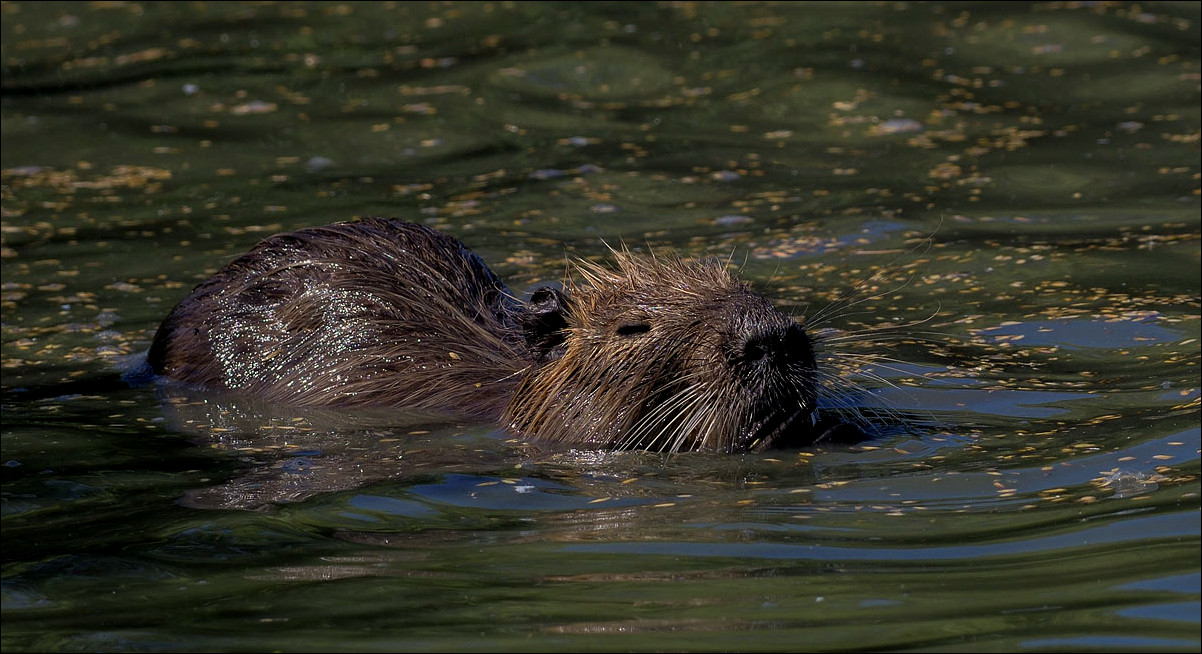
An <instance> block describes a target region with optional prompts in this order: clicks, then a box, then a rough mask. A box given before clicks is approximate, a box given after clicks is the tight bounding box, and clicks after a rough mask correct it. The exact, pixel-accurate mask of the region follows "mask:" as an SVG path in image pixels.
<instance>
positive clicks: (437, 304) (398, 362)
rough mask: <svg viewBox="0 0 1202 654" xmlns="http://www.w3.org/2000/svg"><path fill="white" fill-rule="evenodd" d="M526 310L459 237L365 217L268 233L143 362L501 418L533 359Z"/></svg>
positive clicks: (336, 400)
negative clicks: (523, 321) (523, 324)
mask: <svg viewBox="0 0 1202 654" xmlns="http://www.w3.org/2000/svg"><path fill="white" fill-rule="evenodd" d="M518 306H519V303H518V302H517V301H516V300H515V299H514V298H513V297H512V296H511V295H510V293H509V292H508V291H507V290H506V288H505V285H504V284H503V283H502V282H501V280H500V279H498V278H497V277H496V276H495V275H493V273H492V272H491V271H490V270H489V269H488V267H487V266H486V265H485V264H484V262H483V261H481V260H480V258H479V257H477V256H476V255H475V254H474V253H472V252H471V251H470V250H468V249H467V248H465V247H464V246H463V245H462V244H461V243H459V241H457V240H455V239H454V238H451V237H450V236H447V235H445V234H442V233H440V232H437V231H435V230H433V229H430V228H428V227H425V226H422V225H416V224H413V223H407V222H400V221H393V220H385V219H382V218H366V219H363V220H360V221H358V222H351V223H338V224H333V225H327V226H324V227H313V228H309V229H302V230H300V231H296V232H291V233H287V234H277V235H275V236H271V237H269V238H267V239H265V240H263V241H261V242H260V243H259V244H258V245H256V246H254V248H252V249H251V250H250V251H249V252H248V253H246V254H245V255H243V256H242V257H239V258H238V259H236V260H235V261H233V262H232V263H230V264H229V265H227V266H225V267H224V268H222V269H221V270H220V271H218V272H217V273H216V274H215V275H213V276H212V277H211V278H209V279H208V280H206V281H205V282H203V283H202V284H200V285H199V286H197V287H196V289H195V290H193V291H192V293H191V294H189V295H188V297H186V298H185V299H184V300H183V301H182V302H180V304H179V305H178V306H176V307H175V309H174V310H173V311H172V312H171V314H170V315H169V316H168V317H167V319H166V320H164V321H163V323H162V325H160V326H159V329H158V332H157V333H156V334H155V337H154V341H153V344H152V345H151V347H150V351H149V353H148V355H147V360H148V362H149V363H150V365H151V367H152V368H153V369H154V371H155V372H156V373H158V374H161V375H165V376H167V377H171V378H173V379H177V380H181V381H185V382H189V383H193V384H197V385H200V386H205V387H209V388H220V389H229V390H236V391H240V392H244V393H248V394H251V395H254V396H258V397H262V398H266V399H268V400H271V401H275V402H281V403H285V404H295V405H325V406H396V407H404V408H409V409H415V410H421V411H435V412H443V411H445V410H446V409H448V408H452V409H454V410H455V413H457V414H460V415H464V416H470V417H483V418H495V417H497V416H499V415H500V414H501V411H502V409H504V407H505V406H506V404H507V403H508V401H509V396H510V395H511V393H512V387H513V386H514V385H516V382H517V381H518V379H517V377H516V375H517V374H518V373H519V372H520V371H521V370H522V369H523V368H524V367H525V365H526V364H525V359H526V353H525V348H524V344H523V343H522V342H521V332H520V328H519V327H518V325H517V324H516V323H515V322H514V316H515V315H516V311H517V309H518Z"/></svg>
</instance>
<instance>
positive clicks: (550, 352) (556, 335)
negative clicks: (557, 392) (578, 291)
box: [521, 286, 569, 359]
mask: <svg viewBox="0 0 1202 654" xmlns="http://www.w3.org/2000/svg"><path fill="white" fill-rule="evenodd" d="M568 302H569V299H568V295H567V293H564V292H563V290H562V289H559V288H556V287H554V286H542V287H539V288H536V289H534V292H533V293H531V294H530V299H529V300H527V301H526V306H525V307H524V308H523V309H522V316H521V323H522V333H523V334H524V335H525V336H526V345H527V346H529V347H530V349H531V350H532V351H534V353H535V354H536V356H537V357H538V358H540V359H542V358H546V357H548V356H555V354H556V348H559V346H561V345H563V342H564V338H565V334H564V330H565V329H567V326H568V319H567V313H568Z"/></svg>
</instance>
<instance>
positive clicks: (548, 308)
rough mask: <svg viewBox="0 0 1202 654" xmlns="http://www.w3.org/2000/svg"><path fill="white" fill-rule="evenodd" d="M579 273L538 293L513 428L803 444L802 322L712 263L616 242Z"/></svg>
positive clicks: (673, 444)
mask: <svg viewBox="0 0 1202 654" xmlns="http://www.w3.org/2000/svg"><path fill="white" fill-rule="evenodd" d="M615 255H616V258H617V267H616V268H615V269H610V268H606V267H603V266H600V265H597V264H593V263H588V262H582V263H579V264H578V265H577V269H578V271H579V274H580V276H581V277H582V278H583V279H584V281H585V284H582V285H581V284H574V283H569V284H568V286H567V287H566V288H565V290H564V291H563V292H561V291H558V290H555V289H549V288H544V289H540V290H539V291H536V292H535V293H534V294H533V296H532V297H531V300H530V302H529V303H528V305H527V306H528V310H527V316H526V317H525V318H524V319H523V320H522V322H523V325H524V328H525V331H526V339H527V342H528V343H530V344H531V346H532V347H533V348H534V349H535V350H536V352H535V357H534V358H535V363H534V364H533V366H532V367H531V369H530V371H529V372H528V373H527V375H526V377H525V379H524V380H523V381H522V383H521V384H519V386H518V388H517V390H516V391H515V393H514V396H513V399H512V400H511V401H510V404H509V407H508V409H507V410H506V416H505V418H506V421H507V422H508V424H509V425H510V427H511V428H512V429H514V430H516V431H518V432H520V433H523V434H527V435H530V436H535V437H537V438H539V439H549V440H556V441H561V442H567V443H572V444H579V445H587V446H589V447H604V448H613V449H634V448H640V449H649V450H656V451H665V452H675V451H685V450H698V449H705V450H716V451H723V452H738V451H748V450H759V449H764V448H767V447H772V446H781V445H789V444H792V443H793V440H794V438H796V439H797V443H796V444H799V445H800V444H804V442H807V441H806V440H805V439H804V436H805V435H806V434H807V433H808V430H809V429H810V426H811V423H812V420H813V416H814V408H815V394H816V389H815V377H816V369H815V364H814V353H813V349H812V347H811V343H810V339H809V337H808V336H807V335H806V333H805V331H804V330H803V329H802V328H801V326H800V325H799V324H798V323H797V322H796V321H795V320H793V319H792V318H790V317H789V316H787V315H785V314H783V313H781V312H780V311H778V310H777V309H776V308H774V307H773V306H772V305H771V304H770V303H769V302H768V300H766V299H765V298H763V297H762V296H760V295H759V294H757V293H755V292H753V291H751V290H750V289H748V288H747V286H746V285H744V284H743V283H741V282H739V281H738V280H737V279H735V278H734V277H733V276H732V275H731V274H730V273H729V272H728V271H727V270H726V268H725V267H724V266H723V265H721V264H720V263H718V262H714V261H708V262H687V261H683V260H681V259H678V258H675V257H670V256H640V255H635V254H632V253H630V252H617V253H615Z"/></svg>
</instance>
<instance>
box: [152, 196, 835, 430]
mask: <svg viewBox="0 0 1202 654" xmlns="http://www.w3.org/2000/svg"><path fill="white" fill-rule="evenodd" d="M614 255H615V259H616V262H617V264H616V267H613V268H610V267H606V266H602V265H599V264H594V263H590V262H579V263H578V264H577V265H576V269H577V273H578V276H579V277H580V278H581V281H579V282H570V283H568V284H567V286H566V287H565V288H564V289H563V290H562V291H560V290H556V289H540V290H539V291H536V292H535V294H534V295H533V296H532V298H531V300H530V301H529V302H527V303H525V304H523V303H522V302H519V301H518V300H516V299H515V298H514V297H513V296H512V295H511V294H510V293H509V292H508V291H507V290H506V288H505V287H504V285H503V284H502V283H501V281H500V280H499V279H498V278H497V277H496V276H495V275H493V274H492V272H491V271H489V270H488V268H487V267H486V266H485V265H484V263H483V262H482V261H481V260H480V259H479V258H478V257H477V256H476V255H475V254H473V253H472V252H471V251H470V250H468V249H467V248H466V247H464V246H463V245H462V244H460V243H459V242H458V241H457V240H455V239H453V238H451V237H449V236H447V235H445V234H441V233H439V232H436V231H434V230H432V229H429V228H427V227H424V226H420V225H415V224H412V223H404V222H400V221H391V220H385V219H380V218H367V219H363V220H361V221H358V222H352V223H338V224H334V225H328V226H324V227H315V228H310V229H304V230H300V231H297V232H292V233H288V234H280V235H276V236H272V237H270V238H268V239H266V240H264V241H262V242H261V243H259V244H258V245H256V246H255V247H254V248H253V249H252V250H251V251H250V252H248V253H247V254H246V255H244V256H242V257H241V258H239V259H237V260H235V261H234V262H232V263H231V264H229V265H228V266H226V267H225V268H223V269H222V270H220V271H219V272H218V273H216V274H215V275H214V276H213V277H211V278H210V279H208V280H207V281H205V282H203V283H202V284H201V285H200V286H198V287H197V288H196V289H195V290H194V291H193V292H192V293H191V294H190V295H189V296H188V297H187V298H185V299H184V300H183V301H182V302H181V303H180V304H179V306H177V307H176V308H175V309H174V310H173V311H172V313H171V314H170V315H169V316H168V317H167V319H166V320H164V322H163V324H162V325H161V326H160V328H159V330H158V333H157V334H156V335H155V339H154V342H153V344H152V346H151V349H150V352H149V354H148V361H149V362H150V364H151V366H152V367H153V368H154V370H155V372H157V373H159V374H161V375H164V376H167V377H171V378H174V379H177V380H181V381H185V382H190V383H194V384H198V385H202V386H205V387H211V388H222V389H230V390H234V391H239V392H244V393H248V394H252V395H255V396H258V397H262V398H266V399H268V400H269V401H275V402H281V403H286V404H293V405H326V406H396V407H403V408H406V409H409V410H419V411H428V412H436V413H441V414H452V415H459V416H464V417H472V418H483V419H497V420H502V421H503V422H504V423H505V424H506V425H507V426H508V427H509V428H510V429H511V430H513V431H515V432H517V433H520V434H524V435H528V436H530V437H533V438H540V439H547V440H552V441H559V442H564V443H569V444H573V445H580V446H590V447H604V448H615V449H628V448H643V449H651V450H657V451H682V450H695V449H705V450H717V451H746V450H752V449H762V448H764V447H768V446H773V445H782V444H804V443H806V442H808V441H809V440H812V438H813V434H811V433H810V432H811V431H812V426H813V416H814V404H815V381H814V380H815V378H816V376H817V373H816V370H815V365H814V355H813V352H812V349H811V345H810V341H809V338H808V337H807V336H806V335H805V333H804V331H803V330H802V329H801V327H800V326H799V325H798V324H797V323H796V322H795V321H794V320H793V319H792V318H790V317H788V316H786V315H784V314H782V313H781V312H779V311H778V310H776V309H775V308H773V307H772V305H771V304H770V303H769V302H768V301H767V300H766V299H764V298H763V297H762V296H760V295H758V294H756V293H755V292H753V291H751V290H750V289H748V288H747V287H746V285H744V284H743V283H741V282H739V281H738V280H737V279H735V278H734V277H733V276H732V275H731V274H730V273H729V272H728V271H727V270H726V268H725V266H723V265H722V264H720V263H718V262H688V261H684V260H682V259H679V258H677V257H674V256H646V255H636V254H633V253H630V252H627V251H619V252H615V253H614Z"/></svg>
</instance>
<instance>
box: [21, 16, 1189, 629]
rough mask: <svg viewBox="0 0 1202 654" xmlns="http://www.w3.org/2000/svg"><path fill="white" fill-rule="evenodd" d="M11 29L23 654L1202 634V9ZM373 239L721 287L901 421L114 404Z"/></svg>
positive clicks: (315, 20)
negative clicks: (410, 234)
mask: <svg viewBox="0 0 1202 654" xmlns="http://www.w3.org/2000/svg"><path fill="white" fill-rule="evenodd" d="M0 17H2V19H3V27H2V42H0V53H2V55H3V63H2V65H3V96H2V103H0V110H2V111H0V126H2V128H3V149H2V152H0V185H2V189H0V199H2V201H3V216H2V219H0V227H2V231H0V270H2V273H3V281H2V289H0V290H2V293H3V297H2V305H0V306H2V309H3V319H2V325H0V326H2V331H0V352H2V353H3V364H2V371H3V382H2V385H0V386H2V387H0V391H2V409H3V428H2V429H3V457H2V458H3V460H4V467H3V478H2V479H3V504H2V507H3V518H2V519H3V522H2V525H3V543H4V546H3V595H2V599H3V619H4V630H3V636H0V643H2V644H3V647H4V649H5V650H6V651H8V650H11V651H29V650H58V651H62V650H110V651H114V650H116V651H129V650H134V651H144V650H156V651H195V650H226V651H248V650H256V651H257V650H295V651H342V650H359V651H362V650H388V651H397V650H405V651H430V650H442V651H502V650H506V651H513V650H518V651H531V650H536V651H544V650H591V651H618V650H665V649H667V650H760V651H765V650H787V651H797V650H850V649H888V650H908V649H909V650H948V651H962V650H963V649H965V648H967V649H971V650H989V651H995V650H1009V651H1013V650H1028V651H1046V650H1072V651H1080V650H1095V651H1097V650H1113V651H1124V652H1125V651H1133V650H1157V651H1164V650H1190V651H1197V650H1198V648H1199V646H1200V645H1202V641H1200V639H1199V636H1198V634H1199V626H1200V624H1199V623H1200V619H1199V614H1200V597H1202V589H1200V586H1202V580H1200V570H1202V565H1200V561H1199V559H1200V558H1202V557H1200V556H1199V552H1200V551H1202V550H1200V548H1199V544H1200V543H1199V536H1200V534H1202V528H1200V524H1199V481H1198V478H1199V450H1200V441H1202V421H1200V420H1199V408H1200V404H1199V402H1200V400H1199V396H1200V393H1199V387H1200V386H1202V384H1200V383H1199V364H1200V362H1202V354H1200V353H1202V350H1200V348H1199V337H1200V333H1199V332H1200V328H1199V311H1200V309H1199V306H1200V299H1199V295H1200V293H1202V281H1200V280H1199V269H1200V266H1202V248H1200V245H1199V244H1200V241H1202V220H1200V219H1199V215H1200V206H1199V204H1200V202H1199V200H1200V193H1199V179H1200V175H1202V164H1200V162H1199V134H1200V133H1202V128H1200V115H1202V114H1200V111H1199V96H1200V83H1202V82H1200V80H1202V76H1200V71H1202V58H1200V56H1199V42H1200V38H1199V37H1200V29H1199V8H1198V5H1197V4H1196V3H1153V4H1132V3H1019V2H1011V3H971V2H969V3H921V4H918V3H797V4H783V5H781V4H757V3H753V4H711V3H699V4H693V3H663V4H658V3H616V4H603V3H591V2H590V3H562V4H561V3H439V4H425V3H362V4H360V3H351V4H335V3H255V4H240V3H207V4H194V3H94V4H88V3H28V2H12V3H5V4H4V5H3V7H2V8H0ZM362 215H386V216H396V217H400V218H405V219H408V220H414V221H418V222H422V223H425V224H429V225H431V226H434V227H437V228H439V229H443V230H445V231H447V232H449V233H451V234H453V235H454V236H456V237H457V238H460V239H461V240H463V241H464V242H465V243H467V244H468V245H469V246H470V247H472V248H473V249H474V250H475V251H477V252H478V253H479V254H480V255H481V256H482V257H483V258H484V259H485V260H486V261H488V262H489V263H490V265H491V266H492V268H493V270H494V271H495V272H497V273H498V274H499V275H501V276H502V277H503V278H505V279H506V280H507V281H508V283H509V284H510V286H511V288H513V289H514V290H515V291H517V292H521V291H523V290H525V289H527V288H529V287H530V286H532V285H533V284H536V283H540V282H546V281H557V280H560V279H562V277H563V275H564V274H565V270H567V261H568V260H569V259H570V258H572V257H583V258H597V259H604V258H605V257H606V256H607V253H608V247H609V246H610V245H616V244H619V243H625V244H626V245H628V246H630V247H632V248H636V249H643V250H648V249H651V250H659V249H673V250H677V251H680V252H682V253H684V254H685V255H686V256H691V257H702V256H717V257H721V258H723V259H724V260H729V261H730V262H731V266H732V267H733V268H735V269H737V271H738V273H739V274H740V276H741V277H743V278H744V279H745V280H747V281H748V282H749V283H750V284H752V285H753V286H754V287H755V288H756V289H757V290H760V291H761V292H763V293H765V294H766V295H768V296H770V297H771V298H773V300H774V301H775V302H776V303H777V304H778V306H781V307H782V308H784V309H785V310H787V311H789V312H791V313H793V314H795V315H797V316H805V317H806V319H807V321H808V322H809V324H810V325H811V328H812V330H813V331H814V333H815V334H817V335H819V336H820V337H822V340H823V350H822V356H823V365H824V366H825V369H826V370H828V371H830V372H831V375H832V378H833V379H835V380H837V381H836V382H834V386H836V388H835V389H833V390H832V391H831V392H830V393H828V395H827V397H826V398H825V400H824V401H825V404H826V405H827V408H828V409H829V410H832V411H835V410H839V409H841V408H846V407H849V406H850V407H852V408H853V409H855V410H858V411H862V412H864V413H865V415H869V416H870V417H871V419H872V420H873V421H874V422H875V423H876V424H878V425H880V426H881V427H882V428H881V434H880V435H879V436H878V437H877V438H875V439H873V440H871V441H868V442H866V443H864V444H861V445H858V446H818V447H814V448H809V449H806V450H789V451H779V452H771V453H765V454H748V455H739V456H726V455H716V454H706V453H695V454H685V455H676V456H664V455H659V454H654V453H643V452H622V453H609V452H591V451H570V450H562V449H554V448H548V447H546V446H544V445H541V444H539V443H536V442H526V441H523V440H521V439H517V438H514V437H513V436H512V435H510V434H507V433H506V432H504V431H502V430H500V429H499V428H498V427H496V426H494V425H480V424H447V423H445V422H439V421H431V420H429V419H423V418H422V417H420V416H408V415H400V414H398V413H396V412H390V411H381V412H357V413H355V414H346V413H341V414H340V413H337V412H322V411H303V412H302V411H296V410H290V409H287V408H281V407H271V406H263V405H262V404H260V403H256V402H254V401H251V400H247V399H245V398H236V397H222V396H217V395H214V394H204V393H195V392H187V391H181V390H180V389H173V388H170V387H164V386H161V385H158V384H153V383H152V384H143V385H137V384H130V383H127V382H126V381H123V380H122V379H121V373H122V372H123V371H125V370H128V369H129V367H130V366H131V365H135V364H136V362H137V360H138V358H139V357H140V356H141V354H142V352H144V350H145V348H146V347H147V345H148V344H149V341H150V339H151V337H152V335H153V333H154V329H155V328H156V326H157V324H158V321H159V320H161V319H162V318H163V316H165V315H166V313H167V312H168V311H169V310H170V308H171V307H172V306H173V305H174V303H175V302H177V301H179V300H180V299H181V298H182V297H183V296H184V295H185V294H186V293H187V292H188V290H189V289H191V287H192V286H193V285H195V284H196V283H197V282H199V281H200V280H202V279H203V278H204V277H206V276H207V275H208V274H210V273H211V272H212V271H214V270H216V269H217V268H218V267H220V266H221V265H224V264H225V263H226V262H227V261H229V260H230V259H232V258H233V257H235V256H237V255H238V254H239V253H241V252H243V251H245V250H246V249H247V248H249V247H250V246H251V245H253V244H254V243H255V242H256V241H257V240H258V239H260V238H262V237H264V236H266V235H268V234H271V233H274V232H278V231H281V230H288V229H296V228H300V227H305V226H310V225H317V224H323V223H327V222H331V221H335V220H343V219H349V218H353V217H355V216H362ZM853 388H859V389H861V390H860V391H858V392H852V389H853Z"/></svg>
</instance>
